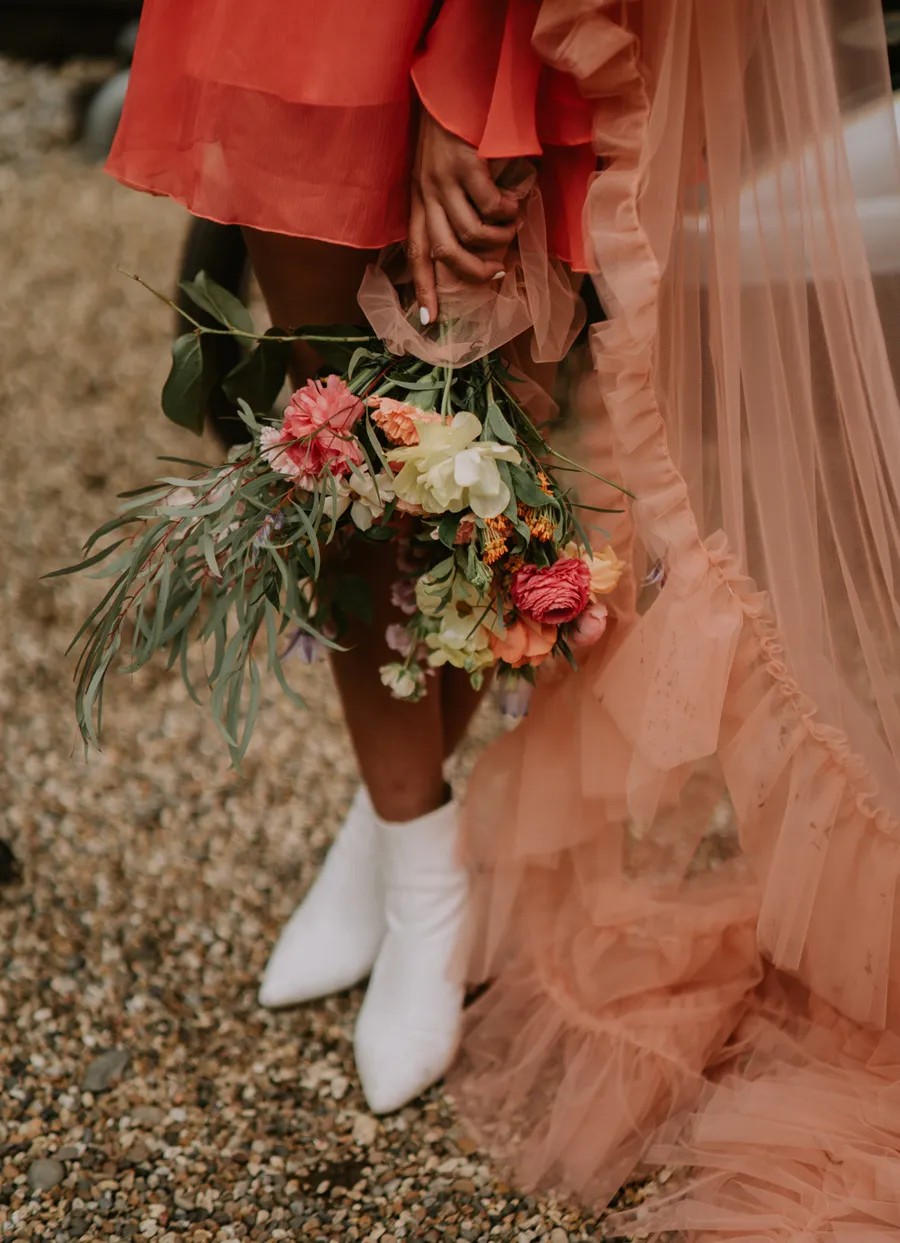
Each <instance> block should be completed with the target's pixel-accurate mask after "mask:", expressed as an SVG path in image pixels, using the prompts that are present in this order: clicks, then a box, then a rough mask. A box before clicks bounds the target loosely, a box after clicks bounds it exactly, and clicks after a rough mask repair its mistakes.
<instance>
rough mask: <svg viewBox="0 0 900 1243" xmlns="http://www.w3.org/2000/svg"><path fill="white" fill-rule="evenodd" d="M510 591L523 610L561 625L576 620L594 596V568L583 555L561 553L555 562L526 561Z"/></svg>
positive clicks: (513, 581)
mask: <svg viewBox="0 0 900 1243" xmlns="http://www.w3.org/2000/svg"><path fill="white" fill-rule="evenodd" d="M511 593H512V598H513V603H514V604H515V606H516V608H517V609H518V610H519V612H520V613H524V614H525V616H526V617H533V618H534V620H535V621H538V622H546V623H548V624H550V625H554V626H561V625H562V624H563V623H564V622H570V621H574V619H575V618H576V617H578V615H579V614H580V613H583V612H584V610H585V609H586V608H587V605H588V602H589V601H590V598H591V572H590V570H589V569H588V567H587V566H586V565H585V563H584V562H583V561H582V560H581V558H580V557H560V559H559V560H558V561H554V563H553V564H552V565H547V566H540V567H539V566H536V565H523V566H522V568H521V570H518V571H517V572H516V574H515V576H514V577H513V580H512V587H511Z"/></svg>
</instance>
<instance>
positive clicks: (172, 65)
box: [111, 0, 900, 1243]
mask: <svg viewBox="0 0 900 1243" xmlns="http://www.w3.org/2000/svg"><path fill="white" fill-rule="evenodd" d="M301 15H302V16H301ZM431 16H432V13H431V6H430V5H428V4H426V3H424V0H421V2H420V0H409V2H408V3H405V4H400V3H397V2H396V0H394V2H393V3H387V2H385V3H382V4H370V3H369V2H368V0H331V2H330V3H318V4H316V5H313V4H312V3H306V2H305V0H293V2H292V3H287V2H286V0H284V2H283V3H279V4H275V3H273V2H272V0H258V2H257V3H255V4H253V5H251V4H248V3H243V4H237V3H234V2H232V0H193V3H191V4H190V5H188V4H185V3H184V2H183V0H180V2H179V3H175V2H174V0H152V2H151V3H150V4H149V5H148V6H147V12H146V17H145V24H144V30H143V32H142V37H141V43H140V45H139V48H138V61H137V66H136V74H135V85H134V89H133V91H132V94H131V97H130V99H129V101H128V106H127V108H126V115H125V118H124V121H123V126H122V130H121V133H120V136H119V139H118V141H117V145H116V149H115V151H114V152H113V155H112V160H111V168H112V171H113V172H114V173H115V174H116V175H117V176H119V177H121V178H122V179H123V180H125V181H128V182H129V183H131V184H134V185H137V186H140V187H143V188H145V189H151V190H155V191H158V192H161V193H168V194H171V195H173V196H175V197H177V198H179V199H180V200H181V201H183V202H185V203H187V204H188V205H189V206H190V207H191V208H192V209H193V210H195V211H197V212H200V213H201V214H204V215H211V216H213V217H215V218H217V219H223V220H234V221H241V222H244V223H248V224H254V225H257V226H259V227H262V228H269V229H275V230H279V231H282V232H287V233H300V234H308V235H311V236H319V237H325V238H328V239H330V240H333V241H340V242H344V243H348V244H351V245H357V246H366V247H376V246H379V245H381V244H382V243H385V242H389V241H394V240H396V239H398V238H400V237H402V235H403V231H404V226H405V212H406V184H407V178H408V173H409V164H410V136H409V135H410V129H409V121H410V102H411V99H412V90H411V87H410V73H411V74H412V79H413V81H414V83H415V86H416V88H417V89H418V92H419V94H420V95H421V97H422V99H423V100H424V101H425V103H426V104H427V106H428V107H429V108H430V109H432V110H433V111H434V113H435V115H436V116H437V117H438V118H439V119H440V120H442V121H443V122H444V124H445V125H447V126H448V127H449V128H450V129H453V130H455V131H456V132H458V133H460V134H462V135H463V136H464V137H467V138H469V139H470V140H471V141H473V142H475V143H477V144H479V145H480V148H481V150H482V151H483V152H484V153H485V154H487V155H491V156H494V155H496V156H510V155H518V154H526V155H529V156H537V155H540V156H541V190H542V194H543V198H544V203H545V205H546V209H547V220H548V228H547V238H548V241H547V246H548V248H549V250H550V252H551V254H554V255H556V256H558V257H561V258H563V259H565V260H568V261H571V262H573V263H574V264H575V265H576V266H581V264H582V262H583V263H584V264H585V266H586V267H587V269H588V270H589V271H591V273H592V275H593V277H594V279H595V282H596V284H597V287H598V290H599V292H600V294H601V297H602V299H603V302H604V308H605V310H606V311H607V313H608V317H609V318H608V321H607V322H606V323H604V324H602V325H599V326H597V327H596V328H595V329H594V330H593V335H592V342H591V346H592V357H593V363H594V370H593V373H592V374H589V375H588V376H587V378H586V379H585V381H584V384H583V388H582V392H581V400H580V406H581V410H582V420H581V446H580V449H579V450H578V452H579V453H580V456H581V458H582V460H583V461H585V462H586V463H587V464H589V465H591V466H593V467H595V468H596V470H597V473H598V474H602V475H606V476H608V477H609V476H612V477H615V478H617V479H619V480H621V482H623V483H624V484H625V485H626V487H627V488H628V489H629V491H630V492H631V493H632V494H633V496H634V498H635V499H634V500H633V501H632V502H631V503H630V504H629V505H628V506H627V509H626V512H624V513H622V514H620V515H617V516H613V517H612V518H610V519H608V520H607V521H608V522H609V524H610V526H611V535H610V538H611V539H612V541H613V543H614V544H615V547H616V549H617V551H618V553H619V555H620V556H621V557H623V558H624V559H626V560H627V561H628V563H629V566H630V572H629V573H628V574H627V575H626V576H625V578H624V580H623V582H622V583H621V585H620V587H619V589H618V593H617V595H616V596H615V597H614V598H613V607H612V613H613V619H612V624H611V625H610V627H609V629H608V632H607V638H606V639H605V640H604V641H603V643H602V644H601V645H600V646H598V647H597V648H596V649H594V651H593V653H592V655H591V656H590V658H589V659H588V661H587V663H586V665H585V666H584V667H583V668H582V669H580V670H579V671H578V672H572V671H569V670H567V669H558V670H551V671H549V672H548V676H547V677H546V678H545V679H544V684H543V686H542V688H541V690H540V692H539V694H538V695H537V696H536V700H535V703H534V706H533V709H532V712H531V715H530V716H529V718H528V720H527V721H526V722H524V724H523V725H522V726H520V727H519V728H518V729H516V730H515V731H513V732H511V733H509V734H507V735H506V736H504V737H503V738H502V739H501V740H500V741H499V742H498V743H496V744H495V745H494V746H492V747H490V748H489V749H488V750H487V752H486V753H485V754H484V756H483V757H482V759H481V760H480V762H479V764H478V766H477V768H476V771H475V774H474V777H473V780H472V783H471V787H470V791H469V795H468V797H467V801H466V814H465V825H464V838H465V849H466V852H467V855H468V858H469V861H470V863H471V866H472V869H473V873H474V877H475V899H474V903H473V910H472V920H471V926H470V927H469V929H468V930H467V938H466V943H465V945H464V946H462V947H461V950H462V951H463V952H462V953H461V962H462V966H463V967H464V968H465V969H466V970H467V971H468V973H469V978H473V976H480V977H481V978H483V979H485V980H486V981H489V982H490V983H489V987H488V988H487V990H486V991H485V992H484V993H483V995H482V996H481V997H480V998H479V1000H478V1001H477V1002H476V1003H475V1005H474V1006H473V1007H472V1008H471V1010H470V1012H469V1018H468V1024H467V1030H466V1033H465V1037H464V1041H463V1046H462V1050H461V1055H460V1058H459V1060H458V1063H457V1066H456V1068H455V1070H454V1072H453V1074H452V1076H451V1083H450V1086H451V1090H452V1091H453V1092H454V1093H455V1095H456V1097H457V1100H458V1101H459V1104H460V1107H461V1110H462V1112H463V1116H464V1117H465V1119H466V1120H467V1121H468V1123H469V1125H470V1126H471V1127H472V1128H473V1129H474V1130H475V1132H476V1133H477V1134H478V1135H479V1136H480V1137H481V1138H482V1140H483V1142H484V1144H485V1146H486V1147H487V1148H488V1149H489V1150H490V1151H491V1152H493V1153H495V1154H497V1155H498V1156H499V1157H500V1158H501V1159H503V1160H504V1161H506V1162H507V1163H508V1164H509V1165H510V1166H511V1168H512V1169H513V1171H514V1176H515V1178H516V1179H518V1180H519V1181H520V1182H521V1183H524V1184H525V1185H526V1186H529V1187H534V1186H538V1185H544V1184H550V1185H553V1186H562V1187H565V1188H568V1189H570V1190H571V1191H573V1192H575V1193H577V1194H578V1195H579V1196H581V1197H582V1198H584V1199H585V1200H587V1201H588V1202H590V1203H592V1204H593V1205H595V1206H599V1205H602V1204H605V1203H606V1202H608V1201H609V1200H610V1198H611V1197H612V1196H614V1194H615V1193H616V1190H617V1189H618V1187H619V1186H620V1184H621V1183H622V1182H623V1180H625V1179H627V1178H629V1177H630V1176H632V1175H634V1174H635V1173H640V1172H643V1171H645V1170H646V1169H648V1168H651V1169H659V1168H660V1167H665V1168H666V1170H667V1174H666V1177H665V1178H660V1179H659V1181H658V1182H657V1184H656V1188H655V1191H654V1192H653V1193H652V1194H650V1195H649V1197H648V1198H647V1199H646V1200H645V1202H644V1203H643V1204H642V1205H641V1206H640V1207H639V1208H636V1209H631V1210H628V1211H623V1212H620V1213H618V1214H617V1215H615V1216H614V1217H613V1218H612V1219H611V1221H610V1229H611V1230H613V1231H618V1232H619V1233H631V1232H632V1231H634V1232H637V1233H639V1234H640V1235H641V1237H646V1236H647V1235H648V1234H654V1233H656V1232H660V1231H665V1232H673V1234H674V1235H675V1236H676V1237H678V1238H681V1239H686V1240H690V1243H712V1241H713V1240H727V1241H728V1243H766V1241H768V1243H900V921H898V913H900V911H898V902H900V886H898V881H900V603H898V583H900V404H898V400H897V391H896V376H897V374H898V371H900V343H898V340H897V334H896V323H897V312H898V310H900V275H898V272H900V213H898V211H897V203H898V201H900V156H898V150H897V134H896V128H895V123H894V117H893V111H892V107H891V100H890V95H889V90H888V78H887V72H886V58H885V53H884V28H883V20H882V14H881V9H880V5H879V4H878V0H834V2H833V3H828V2H826V0H543V3H540V4H538V3H537V2H536V0H534V2H533V0H446V3H445V4H444V5H443V6H441V7H440V10H439V14H438V17H437V22H436V24H435V25H434V27H433V28H432V29H431V30H430V31H428V30H427V26H428V22H429V20H430V18H431ZM535 19H536V21H535ZM863 131H864V132H865V143H864V145H862V144H861V140H859V141H857V140H851V139H850V138H848V135H852V134H857V135H858V134H859V133H862V132H863ZM588 140H589V141H588ZM597 162H599V163H600V164H601V165H602V171H601V172H600V173H599V174H598V175H594V173H593V170H594V169H595V167H596V164H597ZM588 183H589V188H588V189H587V195H586V198H585V188H586V187H587V186H588ZM580 220H583V224H584V230H583V234H582V232H581V230H580V226H579V221H580ZM526 266H527V265H526ZM532 270H534V269H533V268H532ZM515 293H516V290H515V289H511V290H501V291H499V292H498V293H497V294H496V297H497V301H498V304H500V303H503V302H504V300H506V301H507V302H508V300H509V299H510V298H512V297H513V296H514V295H515ZM385 305H387V303H386V302H385ZM528 305H529V308H530V307H532V306H533V307H538V306H539V302H538V301H537V300H535V301H534V302H531V301H529V304H528ZM507 309H508V308H507ZM505 313H506V312H504V314H505ZM529 313H530V312H529ZM391 314H393V312H390V313H389V312H387V311H386V312H385V322H386V323H387V322H388V321H389V320H390V318H391ZM400 318H402V317H400V316H395V320H396V321H397V322H398V323H399V319H400ZM507 318H508V317H507ZM489 321H490V315H488V316H487V318H486V319H484V321H483V323H487V324H488V327H487V328H486V329H485V330H484V332H483V333H482V338H483V339H482V340H481V341H480V342H479V343H478V346H477V348H478V349H483V348H487V346H488V345H489V344H490V341H491V339H492V338H491V328H490V323H489ZM885 325H893V328H892V332H891V333H889V334H886V333H885ZM561 339H562V338H561ZM403 343H404V348H409V349H414V350H418V349H420V348H424V347H422V346H421V344H420V343H419V342H418V341H417V340H416V339H415V336H414V335H411V336H408V337H406V338H404V341H403ZM584 499H586V500H587V501H588V503H592V504H599V505H601V506H602V505H604V504H609V503H610V502H612V503H613V504H615V502H616V499H617V498H616V496H615V495H612V494H610V493H608V492H607V491H605V490H604V487H603V485H602V484H600V483H599V482H597V484H596V487H593V488H588V489H586V491H585V497H584ZM598 538H602V537H598Z"/></svg>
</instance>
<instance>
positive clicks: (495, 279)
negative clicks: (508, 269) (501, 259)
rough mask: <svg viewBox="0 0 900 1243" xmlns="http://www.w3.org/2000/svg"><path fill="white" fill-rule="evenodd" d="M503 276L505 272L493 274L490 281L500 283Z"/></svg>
mask: <svg viewBox="0 0 900 1243" xmlns="http://www.w3.org/2000/svg"><path fill="white" fill-rule="evenodd" d="M505 275H506V273H505V272H495V273H494V275H493V276H492V277H491V280H492V281H502V280H503V278H504V276H505Z"/></svg>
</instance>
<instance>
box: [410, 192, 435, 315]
mask: <svg viewBox="0 0 900 1243" xmlns="http://www.w3.org/2000/svg"><path fill="white" fill-rule="evenodd" d="M406 256H407V258H408V259H409V267H410V272H411V273H412V278H413V284H414V285H415V289H416V302H417V303H418V304H419V318H420V319H421V321H422V324H423V326H424V325H425V324H433V323H434V322H435V321H436V320H437V317H438V300H437V288H436V282H435V276H434V260H433V259H432V258H431V239H430V238H429V236H428V222H427V220H426V218H425V204H424V203H423V202H422V196H421V194H420V193H419V191H418V189H417V188H416V187H415V186H414V187H413V193H412V201H411V204H410V210H409V231H408V233H407V237H406Z"/></svg>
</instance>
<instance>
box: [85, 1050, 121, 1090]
mask: <svg viewBox="0 0 900 1243" xmlns="http://www.w3.org/2000/svg"><path fill="white" fill-rule="evenodd" d="M128 1062H129V1055H128V1052H127V1051H126V1050H125V1049H109V1050H107V1052H106V1053H101V1054H100V1056H99V1057H95V1058H94V1060H93V1061H92V1062H91V1064H90V1066H88V1068H87V1071H86V1072H85V1076H84V1079H82V1081H81V1087H82V1091H84V1092H95V1093H96V1092H106V1091H108V1090H109V1088H111V1087H112V1086H113V1084H114V1083H117V1082H118V1081H119V1080H120V1079H121V1078H122V1075H123V1073H124V1071H125V1067H126V1066H127V1065H128Z"/></svg>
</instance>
